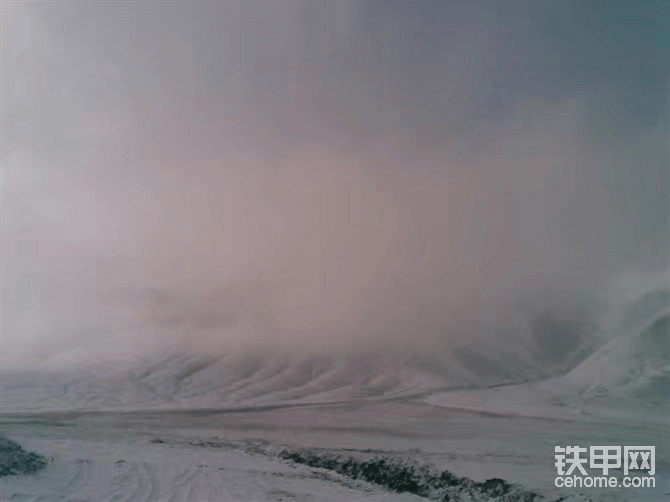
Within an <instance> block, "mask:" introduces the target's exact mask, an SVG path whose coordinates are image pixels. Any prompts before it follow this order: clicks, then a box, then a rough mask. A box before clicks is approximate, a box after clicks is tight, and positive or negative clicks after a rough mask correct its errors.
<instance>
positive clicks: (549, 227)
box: [0, 0, 670, 357]
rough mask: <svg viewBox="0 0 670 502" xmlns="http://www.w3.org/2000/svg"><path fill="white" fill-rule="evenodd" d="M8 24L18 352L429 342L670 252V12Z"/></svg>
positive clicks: (11, 276)
mask: <svg viewBox="0 0 670 502" xmlns="http://www.w3.org/2000/svg"><path fill="white" fill-rule="evenodd" d="M2 23H3V24H2V28H3V32H2V119H3V122H2V139H3V142H2V246H3V247H2V271H3V279H2V308H3V311H2V338H1V339H2V346H1V347H2V349H1V350H0V352H2V353H3V354H5V355H10V354H11V357H18V355H19V354H21V355H23V354H26V353H33V354H34V353H38V354H42V355H45V354H53V353H55V352H58V351H71V350H76V349H82V350H87V351H91V352H96V351H97V352H109V351H112V352H114V351H117V352H119V351H120V352H123V351H130V352H136V351H138V350H149V349H151V348H152V347H154V346H156V344H159V345H169V344H171V343H173V342H179V341H181V340H183V339H184V338H185V337H188V338H190V339H191V342H189V344H191V346H193V347H195V346H199V344H202V346H203V347H205V346H206V347H209V346H210V345H211V344H212V343H214V344H215V345H217V346H219V345H220V346H221V347H225V346H227V344H238V343H239V342H240V341H244V342H245V343H246V342H251V343H254V344H256V343H258V344H261V345H267V344H268V343H269V342H273V343H275V344H278V345H280V346H283V347H288V348H289V349H290V348H291V347H297V346H307V345H310V346H314V347H317V348H318V347H329V348H333V347H335V348H348V347H357V346H359V344H370V343H372V344H375V343H380V342H383V343H385V344H387V343H391V342H392V343H401V344H402V343H404V342H408V343H412V344H415V343H417V342H418V341H421V340H426V341H428V340H430V342H431V344H432V343H433V342H435V341H438V342H439V341H441V340H448V339H449V338H450V337H458V336H463V333H464V331H463V330H464V329H465V328H463V326H476V325H477V324H478V323H480V322H481V321H482V320H485V319H499V320H500V322H501V323H504V322H508V321H509V319H511V318H514V317H515V316H516V315H517V314H518V315H522V314H519V313H520V312H523V313H524V314H523V315H531V316H532V315H535V314H540V313H544V312H549V313H554V314H556V315H574V314H575V312H576V311H580V310H583V309H589V308H592V307H593V306H594V305H596V304H597V303H598V300H600V299H602V298H604V294H605V291H606V290H607V287H608V285H609V284H610V281H611V280H612V279H613V278H615V277H617V275H618V274H620V273H622V272H624V271H627V270H630V269H631V268H633V269H635V267H637V269H638V270H646V271H650V270H652V271H659V270H663V267H665V266H666V265H667V262H668V258H669V256H668V255H669V252H668V249H669V248H670V240H669V233H670V220H669V216H668V215H669V213H670V208H669V202H668V197H667V194H668V191H669V189H670V168H669V167H668V166H670V155H669V152H670V145H669V144H670V30H668V26H670V3H668V2H667V1H663V0H659V1H656V2H653V1H639V0H630V1H615V0H609V1H607V0H603V1H574V2H572V1H563V0H556V1H533V2H526V1H515V0H512V1H498V2H488V1H473V0H467V1H466V0H463V1H418V0H412V1H396V0H379V1H375V0H367V1H366V0H323V1H319V0H266V1H254V0H245V1H232V0H223V1H180V2H177V1H171V0H160V1H158V0H156V1H140V0H136V1H134V0H129V1H113V0H99V1H90V0H82V1H70V0H59V1H54V2H16V1H12V0H9V1H6V2H3V5H2ZM664 273H665V272H664ZM524 309H525V310H524ZM529 309H530V310H529ZM529 312H530V314H529ZM503 319H505V321H503ZM509 322H511V321H509ZM512 324H513V323H512ZM472 329H476V328H468V330H472ZM268 346H269V345H268Z"/></svg>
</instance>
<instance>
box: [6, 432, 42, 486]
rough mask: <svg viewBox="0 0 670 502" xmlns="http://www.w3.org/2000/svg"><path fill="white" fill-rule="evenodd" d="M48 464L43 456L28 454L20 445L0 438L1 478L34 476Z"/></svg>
mask: <svg viewBox="0 0 670 502" xmlns="http://www.w3.org/2000/svg"><path fill="white" fill-rule="evenodd" d="M47 463H48V462H47V459H46V458H45V457H43V456H42V455H38V454H37V453H32V452H27V451H26V450H24V449H23V447H22V446H21V445H20V444H18V443H16V442H14V441H12V440H11V439H8V438H6V437H4V436H0V477H2V476H12V475H17V474H34V473H36V472H37V471H39V470H40V469H43V468H44V467H46V465H47Z"/></svg>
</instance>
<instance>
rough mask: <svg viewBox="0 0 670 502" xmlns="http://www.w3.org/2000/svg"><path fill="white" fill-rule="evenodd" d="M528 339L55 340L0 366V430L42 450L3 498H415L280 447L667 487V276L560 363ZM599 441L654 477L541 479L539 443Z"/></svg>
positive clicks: (544, 488) (512, 476) (490, 473)
mask: <svg viewBox="0 0 670 502" xmlns="http://www.w3.org/2000/svg"><path fill="white" fill-rule="evenodd" d="M552 333H553V332H552ZM603 333H606V336H603ZM552 336H560V333H559V334H556V333H553V335H552ZM573 338H574V337H573ZM535 342H536V343H535V345H532V344H531V346H529V347H528V349H527V350H525V351H520V350H518V347H505V344H504V343H502V342H501V343H500V345H499V346H498V347H496V350H491V348H492V346H491V345H488V346H484V345H481V344H480V345H478V343H475V342H473V343H472V345H471V346H468V347H459V348H458V349H457V350H454V351H452V352H451V353H449V354H434V355H417V354H412V355H410V354H398V353H393V352H390V351H387V352H383V353H382V352H377V353H372V352H371V353H359V354H339V355H337V354H322V355H314V356H309V357H308V356H303V357H297V356H296V357H288V356H279V355H276V354H236V355H233V354H223V355H219V354H212V355H204V356H203V355H188V354H183V353H182V354H172V355H162V356H157V355H154V356H146V357H141V358H137V359H135V360H125V361H124V362H123V363H121V362H118V361H116V362H109V361H103V360H100V361H96V362H95V364H90V361H91V359H90V357H89V356H90V355H88V354H84V355H82V354H79V355H77V354H70V356H69V357H70V359H67V358H63V359H61V360H60V361H58V364H60V365H61V367H62V365H63V364H64V363H67V364H70V366H71V367H70V368H69V369H68V370H58V371H56V370H55V369H52V370H49V371H47V370H42V371H40V372H38V371H22V372H16V371H13V372H7V371H5V372H3V373H2V376H1V377H0V433H4V434H6V435H7V436H9V437H10V438H12V439H14V440H16V441H18V442H20V443H21V444H22V445H23V446H24V447H25V448H26V449H28V450H29V451H36V452H38V453H41V454H43V455H47V456H52V457H53V461H52V462H51V463H50V464H49V467H48V468H47V469H45V470H44V471H42V472H40V473H38V474H36V475H33V476H23V477H22V476H8V477H5V478H0V501H4V500H17V501H18V500H25V501H38V500H39V501H71V502H74V501H83V500H88V501H110V502H111V501H120V500H128V501H135V500H137V501H150V500H151V501H174V502H179V501H185V502H186V501H193V502H208V501H215V500H216V501H219V500H225V501H228V500H235V501H256V500H257V501H265V500H305V501H307V500H351V501H354V500H380V501H381V500H419V497H416V496H414V495H409V494H394V493H390V492H386V491H384V489H383V488H382V487H378V486H372V485H370V484H366V483H363V482H360V481H353V480H350V479H346V478H345V477H343V476H340V475H337V474H334V473H332V472H328V471H325V470H322V469H312V468H308V467H306V466H292V465H289V464H288V463H286V462H283V461H280V460H278V459H277V458H275V457H274V456H273V455H270V454H268V451H276V450H277V449H278V448H281V447H284V446H287V447H296V448H302V447H308V448H316V449H321V450H323V451H329V452H333V451H335V452H337V453H341V454H346V453H347V452H355V453H356V454H358V455H367V456H370V457H374V456H375V455H382V456H387V455H392V456H400V457H402V458H407V459H412V460H414V461H419V462H423V463H425V464H427V465H433V466H437V467H439V468H441V469H448V470H450V471H452V472H454V473H455V474H456V475H459V476H468V477H470V478H472V479H475V480H478V481H483V480H485V479H488V478H491V477H500V478H503V479H505V480H507V481H509V482H512V483H518V484H521V485H522V486H524V487H525V488H526V489H529V490H533V491H535V492H537V493H539V494H541V495H543V496H545V497H547V500H554V499H556V498H558V497H560V496H565V497H568V498H566V499H565V500H593V501H596V500H598V501H607V500H635V501H644V500H670V404H669V403H670V290H667V289H662V288H661V289H656V290H654V291H650V292H647V293H645V294H643V295H639V296H638V297H636V298H634V299H632V300H630V301H628V302H627V303H625V304H623V305H621V306H620V308H618V309H617V311H616V313H615V315H613V316H611V317H610V318H609V319H608V320H607V322H606V323H603V324H602V325H601V329H600V330H594V331H589V332H587V333H586V334H584V333H582V334H580V336H578V337H577V338H576V341H574V342H573V343H572V345H570V347H569V349H570V350H569V351H566V353H565V356H564V357H563V358H562V359H561V360H560V361H553V360H552V361H548V360H547V359H546V358H545V359H543V354H546V352H547V351H546V350H544V349H543V346H542V344H543V343H549V344H551V343H552V341H551V339H549V341H548V338H547V336H546V334H545V335H543V336H541V337H539V336H538V338H537V339H536V340H535ZM545 348H546V347H545ZM83 356H86V357H85V358H88V361H89V364H87V365H78V364H77V362H78V361H80V360H81V359H82V357H83ZM550 363H551V364H550ZM157 440H160V441H157ZM598 444H605V445H655V446H656V466H657V467H656V470H657V474H656V488H655V489H639V490H633V489H627V490H624V489H622V488H619V489H611V490H610V489H607V490H597V489H567V488H565V489H557V488H555V487H554V485H553V481H554V478H555V476H556V470H555V467H554V446H560V445H562V446H566V445H580V446H589V445H598ZM258 445H262V447H259V446H258ZM616 475H617V476H620V475H621V473H616Z"/></svg>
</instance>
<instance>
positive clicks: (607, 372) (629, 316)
mask: <svg viewBox="0 0 670 502" xmlns="http://www.w3.org/2000/svg"><path fill="white" fill-rule="evenodd" d="M623 310H624V314H623V316H622V318H621V322H620V325H619V329H618V332H617V336H616V337H615V338H614V339H613V340H612V341H610V342H609V343H608V344H606V345H605V346H603V347H602V348H600V349H599V350H598V351H596V352H595V353H594V354H593V355H591V356H590V357H589V358H588V359H586V360H585V361H583V362H582V363H581V364H580V365H579V366H577V367H576V368H574V369H573V370H572V371H571V372H570V373H568V374H567V375H566V376H565V377H564V378H563V379H562V380H563V382H564V383H565V384H566V385H567V386H568V387H573V388H574V387H576V390H577V392H578V393H579V394H581V395H584V396H586V397H589V396H590V397H598V396H601V397H605V396H608V395H610V396H612V397H623V396H629V397H638V398H645V399H664V400H668V398H669V397H670V290H667V289H658V290H655V291H651V292H648V293H646V294H644V295H642V296H641V297H640V298H639V299H636V300H635V301H634V302H632V304H630V305H629V306H628V308H626V309H623Z"/></svg>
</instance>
